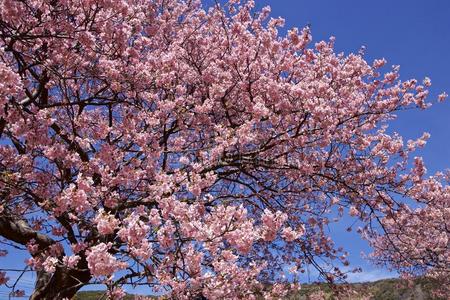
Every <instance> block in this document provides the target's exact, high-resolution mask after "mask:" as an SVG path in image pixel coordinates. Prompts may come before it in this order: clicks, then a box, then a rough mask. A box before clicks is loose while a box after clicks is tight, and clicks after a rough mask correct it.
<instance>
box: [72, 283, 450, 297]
mask: <svg viewBox="0 0 450 300" xmlns="http://www.w3.org/2000/svg"><path fill="white" fill-rule="evenodd" d="M436 286H437V285H436V283H434V282H432V281H430V280H425V279H418V280H416V281H415V282H414V283H413V284H412V285H408V284H407V283H406V282H405V281H402V280H400V279H385V280H379V281H374V282H364V283H352V284H348V285H337V289H341V290H344V291H345V290H348V289H349V288H351V289H352V290H355V291H356V292H357V293H356V294H353V295H351V296H348V297H344V298H339V299H340V300H344V299H346V300H359V299H362V298H363V297H364V296H369V295H371V296H370V297H369V298H368V299H371V300H441V299H442V300H446V299H443V298H436V297H433V296H432V291H433V290H434V289H436ZM318 291H322V292H323V294H324V296H325V299H327V300H337V298H336V297H334V296H333V291H332V289H331V288H330V286H328V285H326V284H304V285H302V290H301V291H300V292H299V293H298V294H295V295H291V296H290V297H288V298H287V299H286V300H308V299H309V296H310V295H311V294H313V293H315V292H318ZM100 299H106V296H105V294H104V292H103V291H83V292H79V293H78V294H77V296H76V297H75V300H100ZM125 299H126V300H131V299H134V295H127V296H126V297H125ZM366 299H367V298H366Z"/></svg>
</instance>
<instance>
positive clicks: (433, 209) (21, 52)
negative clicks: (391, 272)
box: [0, 0, 450, 299]
mask: <svg viewBox="0 0 450 300" xmlns="http://www.w3.org/2000/svg"><path fill="white" fill-rule="evenodd" d="M253 6H254V3H253V1H245V2H244V3H239V1H236V0H233V1H229V2H228V3H226V4H224V5H222V6H220V5H219V4H217V5H213V6H212V7H210V8H205V7H204V6H203V5H202V4H201V2H200V1H199V0H192V1H190V0H184V1H181V0H180V1H179V0H20V1H19V0H1V1H0V47H1V48H0V78H1V81H0V236H1V237H2V240H3V242H4V243H6V244H7V245H12V246H14V247H17V248H20V249H25V250H27V251H29V253H30V259H29V260H28V261H27V262H26V264H27V265H26V266H25V265H24V268H25V270H33V271H35V272H36V274H37V281H36V287H35V289H34V292H33V294H32V295H31V299H63V298H71V297H72V296H73V295H74V294H75V293H76V291H77V290H79V289H80V288H81V287H83V286H85V285H87V284H90V283H99V282H100V283H104V284H106V285H107V287H108V291H109V297H111V298H113V299H119V298H121V297H122V295H123V291H122V289H121V286H123V285H130V284H131V285H134V286H138V285H141V286H147V287H148V291H153V292H158V293H165V294H168V295H170V297H172V298H174V299H194V298H196V297H198V298H202V297H203V298H206V299H252V298H254V297H258V296H262V295H263V296H266V297H268V298H269V297H273V298H279V297H282V296H283V295H284V294H285V293H287V292H289V290H290V289H296V288H297V287H298V285H297V284H295V282H297V281H298V280H301V279H302V276H303V275H302V274H303V272H304V271H305V269H306V268H307V267H314V268H316V269H317V271H318V273H319V274H320V275H319V276H320V277H321V278H322V279H323V280H326V281H329V282H338V281H341V280H344V279H345V274H344V272H341V271H340V270H339V268H334V267H333V266H339V265H342V264H344V265H347V264H348V262H347V258H346V257H347V253H346V252H345V250H344V249H341V248H338V247H337V246H335V245H334V243H333V241H332V239H331V238H330V236H329V232H328V229H327V228H329V227H331V226H333V223H334V222H337V221H338V220H339V219H340V217H342V215H343V214H348V213H350V215H351V216H353V217H354V218H358V219H359V220H360V222H361V223H362V224H365V226H363V228H362V229H361V233H362V234H363V236H364V237H366V238H368V239H369V240H370V241H371V243H372V244H373V245H374V249H375V252H374V254H375V258H378V259H379V261H380V262H381V263H384V262H385V263H387V264H389V265H390V266H392V267H395V268H398V269H400V270H401V271H405V272H407V273H408V274H419V275H423V274H425V275H430V276H434V277H435V278H437V279H439V280H440V279H442V280H443V279H445V278H448V277H449V257H450V255H449V234H450V231H449V228H450V223H449V222H450V210H449V191H450V190H449V187H448V185H447V182H448V178H447V176H446V175H445V174H437V175H435V176H433V177H425V172H426V171H425V170H426V169H425V167H424V165H423V162H422V160H421V159H420V158H415V159H414V163H413V164H410V163H409V162H410V159H409V158H410V157H411V155H410V153H411V152H413V151H414V149H415V148H417V147H419V146H423V144H425V140H426V139H427V138H428V136H427V134H424V136H422V137H420V138H419V139H417V140H415V141H408V142H407V143H404V142H403V141H402V138H401V137H400V136H399V135H397V134H390V133H388V132H387V131H386V129H387V123H388V122H389V121H390V120H392V119H393V118H394V117H395V115H394V114H395V112H397V111H399V110H402V109H405V108H410V107H420V108H426V107H427V105H428V104H427V103H425V98H426V96H427V94H428V92H427V88H428V86H429V85H430V82H429V80H428V79H426V80H425V81H424V82H423V84H421V83H419V82H417V81H416V80H408V81H400V80H399V79H398V77H399V75H398V68H396V67H394V68H393V69H392V70H388V71H387V73H385V74H383V73H382V72H381V71H380V69H381V68H383V65H384V64H385V61H384V60H382V59H381V60H376V61H375V62H373V63H370V64H369V63H368V62H366V61H365V59H364V57H363V54H362V53H359V54H350V55H347V56H346V55H343V54H336V53H335V52H334V50H333V39H330V40H329V41H322V42H318V43H316V44H315V45H311V35H310V30H309V29H308V28H304V29H303V30H297V29H291V30H289V32H288V34H287V36H281V35H280V34H279V33H278V31H277V29H278V27H279V26H282V23H283V21H282V19H271V18H269V16H268V15H269V11H270V10H269V9H268V8H264V9H262V10H261V11H254V10H253ZM440 98H442V99H443V98H445V95H441V96H440ZM5 247H6V246H5ZM5 247H4V248H5ZM1 253H2V255H5V254H6V253H5V252H4V251H2V252H1ZM0 259H14V257H13V256H12V255H11V256H9V257H7V258H0ZM287 269H290V271H291V272H292V273H291V274H290V275H286V274H285V273H286V272H287ZM8 277H10V278H13V277H14V278H17V274H8V273H7V272H4V271H2V272H1V273H0V284H6V285H7V286H9V287H12V289H13V290H12V292H13V293H20V291H19V292H18V291H17V290H15V289H14V280H11V279H10V280H8Z"/></svg>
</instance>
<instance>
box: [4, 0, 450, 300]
mask: <svg viewBox="0 0 450 300" xmlns="http://www.w3.org/2000/svg"><path fill="white" fill-rule="evenodd" d="M204 2H205V3H208V4H209V3H212V1H211V0H206V1H204ZM256 4H257V7H259V8H261V7H263V6H265V5H270V6H271V7H272V16H274V17H277V16H281V17H283V18H285V20H286V26H285V28H284V29H285V30H287V29H289V28H291V27H299V28H301V27H303V26H305V25H306V24H308V23H309V24H311V26H312V34H313V39H314V41H319V40H321V39H328V37H330V36H331V35H333V36H335V37H336V48H337V50H338V51H343V52H345V53H350V52H357V51H358V50H359V48H360V47H361V46H365V47H366V49H367V50H366V53H367V58H368V59H369V60H372V59H374V58H381V57H384V58H386V59H387V60H388V63H389V64H391V65H392V64H395V65H397V64H398V65H400V66H401V69H400V70H401V75H402V76H401V78H402V79H409V78H417V79H419V80H421V79H423V77H424V76H429V77H430V78H431V80H432V83H433V86H432V89H431V97H430V98H429V99H430V100H434V99H436V97H437V94H439V93H440V92H442V91H447V93H449V94H450V76H449V75H448V73H449V71H450V1H445V0H427V1H419V0H408V1H407V0H377V1H361V0H339V1H338V0H315V1H311V0H308V1H306V0H256ZM433 102H436V101H433ZM391 129H392V130H395V131H398V132H399V133H400V134H402V135H403V136H404V137H405V139H409V138H417V137H419V136H420V135H421V134H422V132H424V131H427V132H429V133H431V139H430V140H429V142H428V144H427V146H426V148H425V149H424V150H422V151H421V152H420V155H422V156H423V157H424V158H425V162H426V163H427V166H428V170H429V172H430V173H431V172H435V171H437V170H443V169H447V168H450V101H449V102H445V103H440V104H437V103H436V104H434V105H433V107H432V108H430V109H428V110H426V111H419V110H417V111H408V112H402V113H401V114H399V118H398V120H396V121H395V122H394V123H393V125H392V126H391ZM344 228H345V226H342V227H341V226H339V227H338V228H335V229H334V230H335V232H334V235H335V236H336V241H337V243H338V244H339V245H342V246H345V247H346V248H347V249H348V250H350V251H351V256H350V259H351V263H352V264H354V265H360V266H362V267H363V268H364V272H363V273H362V274H360V275H354V276H351V278H350V279H351V280H352V281H366V280H374V279H378V278H382V277H389V276H395V274H392V273H388V272H387V271H385V270H377V269H375V268H374V267H373V266H371V265H370V264H367V263H366V262H365V261H364V260H363V259H361V257H360V253H361V251H363V252H366V253H369V252H370V249H369V248H368V247H367V245H366V244H365V243H364V242H363V241H361V239H360V238H359V237H357V236H355V234H354V233H347V232H346V231H345V230H344ZM24 258H25V256H23V255H21V254H17V255H16V256H15V257H14V256H13V255H11V256H8V257H7V260H8V262H5V261H2V262H1V263H2V266H3V267H7V266H8V267H14V266H17V264H18V263H19V264H21V263H22V262H23V260H24ZM30 275H31V274H30ZM25 277H26V279H25V282H24V284H23V287H24V288H26V289H27V290H29V288H31V285H32V280H33V278H32V277H30V276H29V275H27V276H25ZM0 293H1V290H0ZM1 297H2V294H0V298H1Z"/></svg>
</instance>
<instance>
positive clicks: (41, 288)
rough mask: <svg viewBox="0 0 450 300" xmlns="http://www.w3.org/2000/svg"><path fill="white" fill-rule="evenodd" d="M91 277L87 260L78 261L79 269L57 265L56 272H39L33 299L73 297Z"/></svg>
mask: <svg viewBox="0 0 450 300" xmlns="http://www.w3.org/2000/svg"><path fill="white" fill-rule="evenodd" d="M90 279H91V274H90V273H89V270H88V269H87V262H86V260H84V259H82V260H81V261H80V262H79V263H78V269H77V270H74V269H68V268H67V267H57V269H56V271H55V273H53V275H52V274H50V273H47V272H45V271H38V272H37V280H36V286H35V289H34V292H33V294H32V295H31V297H30V299H31V300H60V299H64V298H67V299H72V297H73V296H75V294H76V293H77V291H78V290H79V289H81V288H82V287H83V286H84V285H85V284H86V283H88V282H89V280H90Z"/></svg>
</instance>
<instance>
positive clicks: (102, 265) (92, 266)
mask: <svg viewBox="0 0 450 300" xmlns="http://www.w3.org/2000/svg"><path fill="white" fill-rule="evenodd" d="M110 248H111V243H108V244H105V243H100V244H98V245H96V246H93V247H91V248H90V249H89V250H88V251H86V253H87V257H86V260H87V262H88V268H89V270H90V271H91V274H92V275H93V276H95V277H101V276H105V277H108V276H110V275H112V274H113V273H114V272H116V271H117V270H120V269H123V268H125V267H126V265H127V264H126V263H124V262H119V261H118V260H117V259H116V258H115V257H114V256H112V255H111V254H110V253H109V252H108V251H109V249H110Z"/></svg>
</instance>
